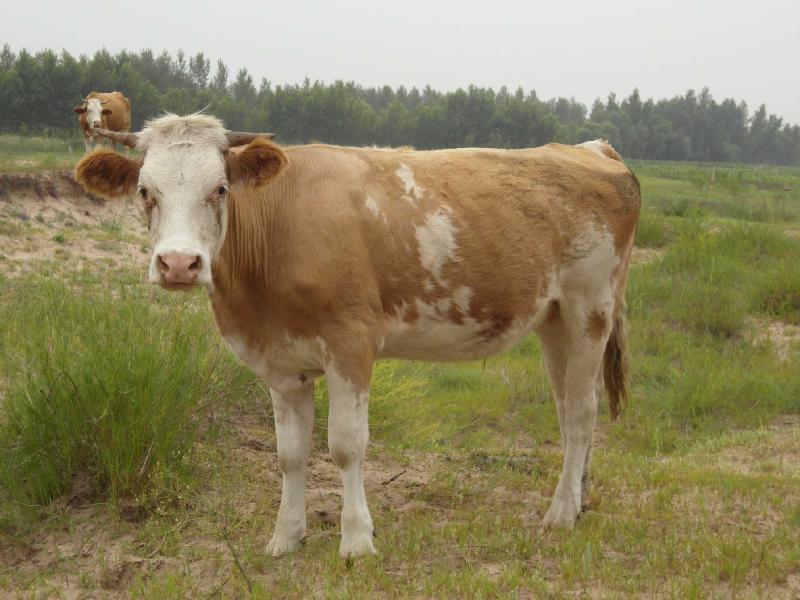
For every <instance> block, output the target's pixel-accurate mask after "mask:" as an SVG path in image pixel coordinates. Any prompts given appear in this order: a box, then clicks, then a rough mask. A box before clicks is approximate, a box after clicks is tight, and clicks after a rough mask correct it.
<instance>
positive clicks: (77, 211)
mask: <svg viewBox="0 0 800 600" xmlns="http://www.w3.org/2000/svg"><path fill="white" fill-rule="evenodd" d="M146 260H147V238H146V227H145V223H144V217H143V215H142V214H141V211H140V209H139V207H138V205H136V203H135V202H134V201H120V202H108V201H106V200H103V199H102V198H98V197H97V196H94V195H92V194H88V193H87V192H85V191H84V189H83V188H82V187H81V186H80V185H79V184H78V183H77V182H76V181H75V179H74V177H73V175H72V173H71V172H70V171H63V170H62V171H43V172H39V173H0V272H2V273H4V274H7V275H15V274H19V273H24V272H28V271H30V270H32V268H33V267H34V266H37V267H41V266H42V265H43V263H50V264H49V267H50V270H53V268H55V270H57V271H58V270H62V269H68V268H81V267H90V268H94V269H96V268H98V267H100V268H104V267H111V268H113V267H119V266H122V265H124V264H133V265H135V266H141V265H144V264H146Z"/></svg>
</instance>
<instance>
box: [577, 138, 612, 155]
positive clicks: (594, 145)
mask: <svg viewBox="0 0 800 600" xmlns="http://www.w3.org/2000/svg"><path fill="white" fill-rule="evenodd" d="M577 146H578V148H586V149H587V150H591V151H592V152H594V153H595V154H597V155H598V156H602V157H603V158H609V156H608V154H606V151H605V150H606V148H607V147H608V142H606V141H605V140H591V141H588V142H583V143H582V144H577Z"/></svg>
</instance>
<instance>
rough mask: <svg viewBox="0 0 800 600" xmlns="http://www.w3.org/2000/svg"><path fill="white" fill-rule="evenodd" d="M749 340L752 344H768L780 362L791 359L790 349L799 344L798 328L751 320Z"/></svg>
mask: <svg viewBox="0 0 800 600" xmlns="http://www.w3.org/2000/svg"><path fill="white" fill-rule="evenodd" d="M751 325H752V327H751V329H752V331H751V334H750V340H751V342H752V343H753V344H763V343H765V342H766V343H770V344H772V346H773V347H774V348H775V354H776V355H777V357H778V360H780V361H781V362H787V361H789V360H790V358H791V354H792V348H794V347H796V346H798V345H799V344H800V326H797V325H791V324H789V323H784V322H783V321H765V320H761V319H758V320H757V319H753V320H752V322H751Z"/></svg>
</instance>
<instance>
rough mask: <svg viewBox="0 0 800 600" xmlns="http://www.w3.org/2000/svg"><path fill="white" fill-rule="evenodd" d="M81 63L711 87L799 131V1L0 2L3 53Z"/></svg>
mask: <svg viewBox="0 0 800 600" xmlns="http://www.w3.org/2000/svg"><path fill="white" fill-rule="evenodd" d="M3 42H7V43H9V44H10V45H11V46H12V47H13V48H14V49H15V50H17V49H19V48H21V47H26V48H28V49H29V50H39V49H41V48H46V47H47V48H52V49H54V50H61V49H62V48H64V49H66V50H68V51H69V52H71V53H73V54H80V53H92V52H93V51H94V50H96V49H98V48H100V47H102V46H105V47H106V48H108V49H109V50H111V51H116V50H120V49H123V48H127V49H130V50H139V49H142V48H147V47H150V48H153V49H154V50H161V49H167V50H170V51H175V50H177V49H179V48H182V49H183V50H184V51H186V53H187V54H194V53H195V52H198V51H201V50H202V51H203V52H205V53H206V55H207V56H209V57H211V58H212V60H216V59H217V58H222V59H223V60H224V61H225V62H226V63H227V64H228V66H229V67H230V69H231V71H232V72H233V73H235V71H236V70H237V69H238V68H239V67H243V66H244V67H247V68H248V69H249V71H250V72H251V73H252V74H253V76H254V79H255V80H256V84H258V82H259V81H260V79H261V77H267V78H268V79H269V80H270V81H272V82H273V83H296V82H299V81H302V79H303V78H304V77H306V76H308V77H310V78H311V79H312V80H313V79H322V80H325V81H331V80H333V79H347V80H355V81H356V82H358V83H361V84H364V85H382V84H385V83H386V84H389V85H392V86H393V87H394V86H398V85H401V84H403V85H406V86H407V87H411V86H413V85H416V86H419V87H422V86H424V85H426V84H430V85H431V86H432V87H434V88H437V89H441V90H449V89H454V88H457V87H459V86H465V85H467V84H469V83H475V84H477V85H481V86H492V87H495V88H498V87H500V86H502V85H506V86H508V87H509V88H511V89H514V88H516V87H517V86H522V87H523V88H525V89H535V90H536V92H537V93H538V94H539V97H541V98H550V97H553V96H575V98H577V99H578V100H581V101H583V102H585V103H587V104H591V102H592V100H593V99H594V98H595V97H597V96H601V97H605V96H606V95H607V94H608V93H609V92H612V91H616V92H617V94H618V95H619V96H626V95H628V93H630V91H631V90H632V89H633V88H634V87H637V86H638V87H639V89H640V91H641V93H642V95H643V96H644V97H655V98H661V97H669V96H673V95H676V94H681V93H683V92H685V91H686V90H687V89H689V88H695V89H697V90H699V89H700V88H702V87H703V86H706V85H707V86H709V87H710V88H711V91H712V93H713V94H714V97H715V98H716V99H718V100H721V99H723V98H726V97H734V98H737V99H744V100H745V101H746V102H747V103H748V105H749V106H750V108H751V111H752V109H754V108H756V107H757V106H758V105H759V104H761V103H762V102H765V103H766V104H767V108H768V109H769V110H770V112H774V113H776V114H779V115H781V116H783V117H784V118H785V120H787V121H790V122H793V123H800V1H798V0H793V1H789V0H786V1H781V0H761V1H759V2H747V3H744V2H733V1H726V0H692V1H691V2H690V1H686V0H661V1H659V2H648V1H645V0H642V1H633V0H594V1H592V2H584V1H578V2H575V1H572V2H570V1H564V0H562V1H551V2H535V1H532V0H529V1H528V2H511V1H508V0H495V1H487V0H484V1H482V2H468V1H466V0H462V1H460V2H450V1H447V2H437V1H435V0H427V1H419V0H404V1H393V2H381V1H380V0H372V1H371V2H364V1H359V0H338V1H336V2H311V1H309V0H292V1H274V2H269V1H266V0H261V1H258V2H256V1H252V0H227V1H226V0H223V1H220V0H216V1H215V2H204V1H199V0H196V1H187V0H179V1H169V0H164V1H162V2H152V1H150V0H138V1H137V2H132V3H128V2H114V1H113V0H112V1H106V2H100V1H98V0H93V1H92V0H84V1H81V2H65V1H64V0H57V1H42V0H16V1H14V2H11V1H8V2H6V1H4V2H3V8H2V10H0V43H3Z"/></svg>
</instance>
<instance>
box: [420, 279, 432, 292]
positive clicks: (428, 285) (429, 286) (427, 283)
mask: <svg viewBox="0 0 800 600" xmlns="http://www.w3.org/2000/svg"><path fill="white" fill-rule="evenodd" d="M423 287H424V288H425V291H426V292H432V291H433V287H434V286H433V281H432V280H430V279H426V280H425V283H424V284H423Z"/></svg>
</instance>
